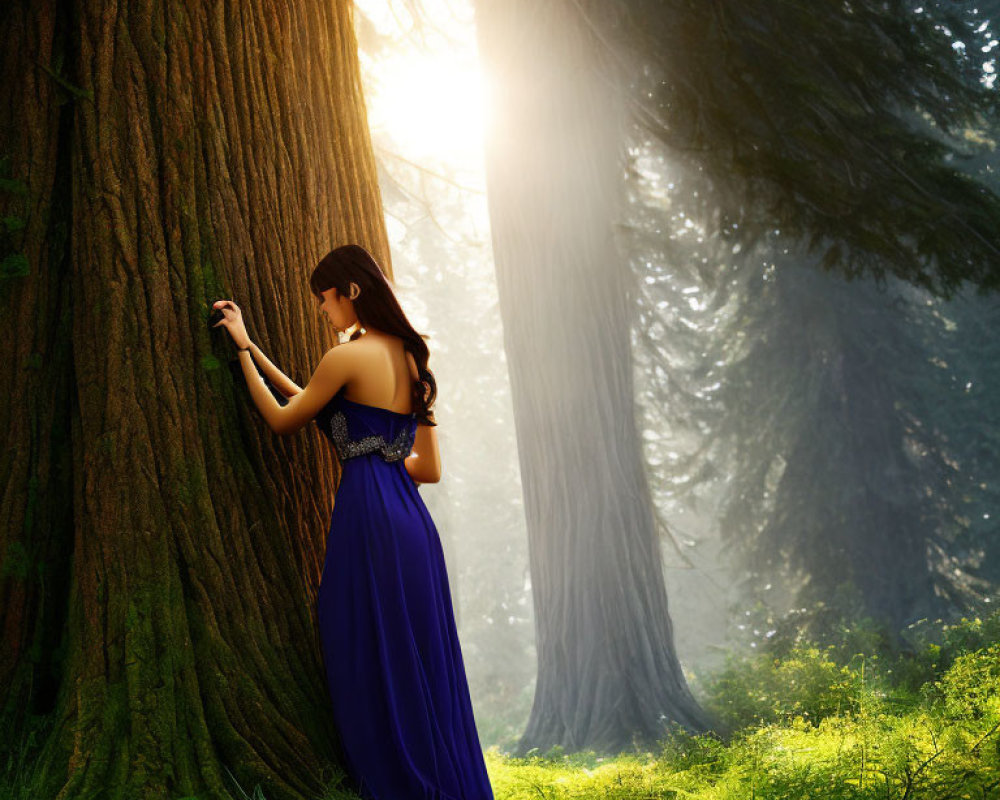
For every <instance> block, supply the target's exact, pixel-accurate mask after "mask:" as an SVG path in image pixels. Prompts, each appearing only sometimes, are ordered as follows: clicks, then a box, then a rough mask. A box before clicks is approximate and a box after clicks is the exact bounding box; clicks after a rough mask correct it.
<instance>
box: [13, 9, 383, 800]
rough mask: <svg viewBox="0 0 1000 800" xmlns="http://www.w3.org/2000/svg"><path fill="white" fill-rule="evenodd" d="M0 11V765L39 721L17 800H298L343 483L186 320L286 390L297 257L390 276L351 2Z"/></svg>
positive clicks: (310, 326) (295, 371)
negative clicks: (379, 267) (268, 362)
mask: <svg viewBox="0 0 1000 800" xmlns="http://www.w3.org/2000/svg"><path fill="white" fill-rule="evenodd" d="M0 13H2V20H0V36H2V39H3V44H4V49H3V53H4V55H3V62H2V69H3V85H4V86H5V87H6V88H5V92H4V94H3V96H2V98H0V115H2V116H0V135H2V140H0V149H2V162H0V167H2V169H3V175H2V178H3V180H2V182H0V213H2V216H3V220H4V224H5V226H6V230H5V238H4V240H3V247H4V251H3V253H2V257H3V258H2V265H3V278H2V280H0V287H2V288H0V302H2V309H3V312H2V313H3V316H4V318H5V320H7V322H8V324H7V325H6V326H5V329H6V333H5V335H4V336H3V337H0V358H2V360H3V362H4V364H5V369H4V370H3V373H2V377H0V381H2V382H3V383H2V387H0V388H2V390H3V396H4V397H5V398H6V399H7V402H5V403H4V404H2V405H0V424H2V429H3V431H4V434H5V441H6V443H7V450H6V454H7V455H6V457H5V458H4V460H3V465H2V471H0V514H2V521H0V558H2V566H3V569H2V570H0V575H2V577H0V631H2V636H3V641H2V642H0V654H2V656H0V658H2V660H0V710H2V715H3V723H4V728H3V733H2V735H0V741H2V743H3V744H2V747H3V748H4V750H5V752H4V754H3V755H8V754H9V752H10V751H11V750H13V752H14V753H17V752H18V748H20V747H22V746H24V745H23V742H22V738H21V736H22V734H23V733H24V732H25V730H26V729H27V727H28V722H29V721H30V720H31V719H34V717H29V714H36V715H37V714H42V715H44V716H43V717H42V719H43V721H44V724H43V725H42V726H41V729H40V731H37V732H36V733H40V734H41V738H40V750H39V752H37V753H36V752H34V751H33V750H29V752H28V753H27V757H28V758H29V759H30V760H29V761H28V762H27V763H29V764H32V765H33V766H34V767H35V772H34V774H35V778H34V781H35V784H36V785H35V793H36V795H37V796H39V797H48V796H55V794H56V793H57V792H58V793H59V797H60V798H64V799H68V798H73V797H77V796H93V795H95V794H96V793H98V792H100V793H102V794H104V793H106V794H107V795H108V796H116V797H177V796H181V795H184V796H193V795H198V796H210V797H228V796H230V793H231V790H232V789H233V786H232V784H231V783H229V782H228V781H227V773H231V774H232V775H233V776H234V777H235V778H236V779H237V780H238V781H239V782H240V783H241V784H242V785H243V786H246V787H248V788H250V787H253V786H255V785H260V786H261V788H262V789H263V790H264V793H265V794H266V795H267V796H268V797H272V798H302V797H305V796H311V795H312V794H314V793H315V792H317V791H319V790H321V789H322V787H323V786H324V784H325V783H326V782H327V781H328V780H329V779H332V778H334V777H336V774H337V757H336V744H337V742H336V734H335V731H334V729H333V721H332V715H331V714H329V713H326V712H325V711H324V710H323V709H326V708H328V705H329V699H328V697H327V693H326V686H325V682H324V680H323V673H322V661H321V658H320V651H319V647H318V639H317V636H316V631H315V629H314V622H313V616H314V615H313V607H314V597H315V588H316V585H317V583H318V579H319V571H320V567H321V563H322V552H323V546H324V543H325V536H326V532H327V527H328V522H329V512H330V498H331V497H332V496H333V488H334V485H335V481H336V479H337V472H336V464H335V460H334V458H333V455H332V453H331V452H330V450H329V448H328V446H327V445H326V444H325V443H324V442H322V440H321V439H320V438H319V437H318V436H317V435H316V434H315V432H312V431H310V432H308V433H302V434H300V435H297V436H294V437H291V438H288V439H279V438H277V437H275V436H273V435H272V434H271V432H270V431H269V429H268V428H267V427H266V425H264V424H263V422H262V421H261V420H260V418H259V416H258V415H257V414H256V413H255V412H254V410H253V406H252V404H251V403H250V402H249V401H248V398H247V396H246V393H245V390H244V389H243V387H242V380H243V379H242V376H236V377H234V375H233V374H231V372H230V370H228V369H224V368H223V366H224V363H225V360H226V359H227V358H229V357H230V356H231V353H232V344H231V342H229V341H228V339H227V337H226V336H225V335H224V334H221V332H219V331H216V332H215V333H214V334H213V333H212V332H211V331H210V329H209V328H208V326H207V325H206V322H207V320H208V316H209V311H210V308H209V304H210V302H211V301H212V300H215V299H217V298H220V297H233V298H235V299H236V300H237V302H239V303H240V304H241V305H242V307H243V308H244V309H245V311H246V317H247V321H248V328H249V330H250V333H251V337H252V338H253V340H254V341H255V342H256V343H258V344H259V345H260V346H261V347H262V348H263V350H264V351H265V352H267V353H269V354H271V355H272V356H273V357H275V358H274V360H275V361H278V362H279V363H281V362H283V363H284V364H285V365H286V366H287V367H288V368H290V372H291V374H292V375H293V376H295V377H298V378H299V380H302V378H303V376H305V377H308V374H309V371H310V370H311V368H312V366H313V365H314V364H315V363H316V362H317V360H318V358H319V356H320V355H321V353H322V351H323V349H324V348H325V346H326V345H327V343H326V342H325V341H324V339H325V335H324V333H323V328H322V326H321V325H320V324H319V321H318V319H317V318H314V317H313V315H312V314H311V313H309V311H310V310H311V309H312V308H313V304H312V302H311V298H310V296H309V290H308V286H307V277H308V274H309V271H310V269H311V268H312V266H313V264H314V263H315V262H316V260H317V259H318V258H320V257H322V255H323V254H324V253H325V252H327V251H328V250H329V249H330V248H331V247H332V246H336V245H337V244H341V243H344V242H347V241H354V242H359V243H361V244H363V245H365V246H367V247H369V248H370V249H371V250H372V251H373V252H374V253H375V254H376V255H377V256H378V257H379V258H380V260H381V261H382V263H384V264H388V259H389V252H388V247H387V244H386V238H385V233H384V228H383V219H382V215H381V202H380V197H379V190H378V184H377V181H376V175H375V169H374V161H373V158H372V153H371V148H370V143H369V139H368V130H367V123H366V118H365V113H364V105H363V99H362V96H361V91H360V81H359V76H358V65H357V62H356V50H355V42H354V31H353V26H352V23H351V16H350V4H349V3H348V2H346V0H345V1H344V2H334V3H326V4H316V5H308V4H305V5H304V4H298V5H293V6H276V5H274V4H271V3H266V2H253V1H252V2H245V3H240V4H238V5H236V6H221V5H218V4H211V3H205V4H198V3H194V4H190V3H189V4H168V5H164V4H153V3H138V4H130V5H127V6H114V5H111V4H108V3H103V2H96V3H93V2H91V3H69V2H39V3H30V4H29V3H22V2H15V3H9V4H6V5H5V6H4V8H3V11H2V12H0ZM220 334H221V335H220ZM0 760H2V761H6V759H0Z"/></svg>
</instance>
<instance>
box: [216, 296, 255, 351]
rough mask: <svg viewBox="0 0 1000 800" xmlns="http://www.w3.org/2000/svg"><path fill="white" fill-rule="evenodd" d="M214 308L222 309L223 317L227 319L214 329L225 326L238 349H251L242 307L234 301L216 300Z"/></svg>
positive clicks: (221, 320) (220, 321) (222, 320)
mask: <svg viewBox="0 0 1000 800" xmlns="http://www.w3.org/2000/svg"><path fill="white" fill-rule="evenodd" d="M212 308H218V309H221V310H222V316H223V317H225V319H220V320H219V321H218V322H216V323H215V324H214V325H213V326H212V327H213V328H218V327H219V326H220V325H223V326H225V328H226V330H227V331H229V335H230V336H232V337H233V341H234V342H235V343H236V346H237V347H239V348H240V349H243V348H246V347H249V346H250V336H249V335H248V334H247V329H246V326H245V325H244V324H243V312H242V311H240V307H239V306H238V305H236V303H234V302H233V301H232V300H216V301H215V302H214V303H212Z"/></svg>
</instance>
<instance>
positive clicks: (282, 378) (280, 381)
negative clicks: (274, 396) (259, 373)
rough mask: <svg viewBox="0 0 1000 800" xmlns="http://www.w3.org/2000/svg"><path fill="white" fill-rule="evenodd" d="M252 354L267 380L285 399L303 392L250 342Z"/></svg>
mask: <svg viewBox="0 0 1000 800" xmlns="http://www.w3.org/2000/svg"><path fill="white" fill-rule="evenodd" d="M250 352H251V353H252V354H253V358H254V361H256V362H257V363H258V364H259V365H260V368H261V369H262V370H263V371H264V374H265V375H266V376H267V379H268V380H269V381H271V383H272V385H273V386H274V388H275V389H277V390H278V391H279V392H281V393H282V394H283V395H284V396H285V397H294V396H295V395H297V394H298V393H299V392H301V391H302V387H301V386H298V385H297V384H296V383H295V381H293V380H292V379H291V378H289V377H288V376H287V375H286V374H285V373H284V372H282V371H281V370H280V369H278V368H277V367H276V366H274V364H272V363H271V360H270V359H269V358H268V357H267V356H265V355H264V351H263V350H261V349H260V348H259V347H258V346H257V345H255V344H254V343H253V342H250Z"/></svg>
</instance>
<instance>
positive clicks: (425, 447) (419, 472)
mask: <svg viewBox="0 0 1000 800" xmlns="http://www.w3.org/2000/svg"><path fill="white" fill-rule="evenodd" d="M406 361H407V365H408V366H409V368H410V379H411V380H414V381H415V380H417V378H418V376H419V374H420V372H419V370H418V369H417V362H416V360H414V358H413V353H410V352H407V354H406ZM431 414H432V421H433V412H431ZM403 465H404V466H405V467H406V471H407V472H409V473H410V477H411V478H413V481H414V482H415V483H437V482H438V481H439V480H441V453H440V451H439V450H438V437H437V428H436V427H435V426H433V425H417V433H416V435H415V436H414V437H413V450H412V452H411V453H410V455H408V456H407V457H406V460H405V461H404V462H403Z"/></svg>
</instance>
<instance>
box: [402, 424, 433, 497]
mask: <svg viewBox="0 0 1000 800" xmlns="http://www.w3.org/2000/svg"><path fill="white" fill-rule="evenodd" d="M403 465H404V466H405V467H406V471H407V472H409V473H410V477H411V478H413V480H414V482H415V483H437V482H438V481H440V480H441V454H440V452H439V451H438V440H437V428H436V427H434V426H431V425H419V424H418V425H417V433H416V436H414V437H413V451H412V452H411V453H410V455H408V456H407V457H406V460H404V461H403Z"/></svg>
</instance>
